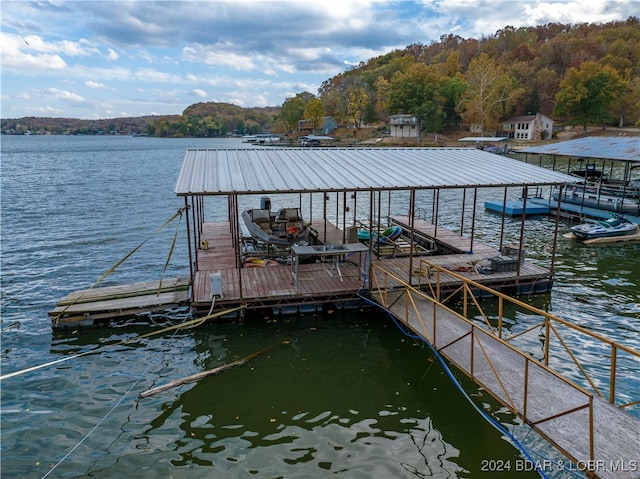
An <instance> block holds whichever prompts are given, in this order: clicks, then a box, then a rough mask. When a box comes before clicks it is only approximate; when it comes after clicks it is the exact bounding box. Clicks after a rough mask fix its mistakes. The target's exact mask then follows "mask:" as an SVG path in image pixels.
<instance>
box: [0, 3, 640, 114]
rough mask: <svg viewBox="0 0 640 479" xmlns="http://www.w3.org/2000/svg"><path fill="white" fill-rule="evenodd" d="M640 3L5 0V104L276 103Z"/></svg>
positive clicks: (179, 106)
mask: <svg viewBox="0 0 640 479" xmlns="http://www.w3.org/2000/svg"><path fill="white" fill-rule="evenodd" d="M634 1H636V2H637V0H590V1H589V2H587V3H585V2H584V1H583V0H521V1H515V0H494V1H491V2H489V1H486V0H422V1H421V0H414V1H409V0H341V1H339V2H329V3H326V2H325V3H323V2H300V1H299V0H275V1H269V0H262V1H255V0H254V1H248V0H215V1H183V0H177V1H146V0H132V1H124V0H111V1H106V2H104V1H103V2H100V1H73V0H51V1H31V2H26V1H10V2H3V3H2V16H0V27H1V28H0V42H1V44H2V87H3V92H2V94H3V96H2V101H3V109H4V111H5V112H6V111H11V112H27V111H28V110H29V111H31V112H32V111H33V109H34V108H36V107H35V106H34V103H37V104H38V108H42V109H43V110H44V109H46V108H55V109H58V110H60V111H61V112H64V116H69V117H87V116H89V117H105V115H113V114H115V112H123V111H126V112H127V113H128V114H130V115H143V114H149V113H151V112H153V113H156V114H176V113H179V112H180V111H182V110H184V108H186V107H187V106H188V105H189V104H190V103H191V102H192V100H193V99H194V96H195V97H197V98H200V99H201V98H207V99H208V101H224V102H229V103H235V104H238V105H241V106H268V105H280V104H282V102H283V101H284V100H285V99H286V98H287V97H293V96H295V94H297V93H299V92H301V91H308V92H311V93H315V92H317V89H318V88H319V86H320V85H321V84H322V82H323V81H325V80H327V79H329V78H331V77H332V76H333V75H336V74H338V73H341V72H344V71H345V70H347V69H349V67H350V66H353V65H358V64H359V63H360V62H366V61H367V60H369V59H370V58H373V57H376V56H380V55H383V54H385V53H388V52H390V51H393V50H395V49H402V48H404V47H405V46H407V45H409V44H412V43H423V44H429V43H431V42H433V41H437V40H438V39H439V38H440V37H441V36H442V35H448V34H454V35H459V36H461V37H464V38H481V37H482V36H487V35H493V34H494V33H495V32H496V31H497V30H500V29H502V28H505V27H506V26H513V27H515V28H517V27H520V26H530V25H536V24H544V23H548V22H561V23H580V22H589V23H594V22H600V21H612V20H623V19H626V18H627V17H628V16H629V15H632V14H634V9H633V6H637V3H636V4H634V3H633V2H634ZM635 10H636V12H637V10H638V9H637V8H635ZM636 15H637V13H636ZM107 85H108V86H107ZM25 97H31V99H30V100H25ZM50 113H51V112H50Z"/></svg>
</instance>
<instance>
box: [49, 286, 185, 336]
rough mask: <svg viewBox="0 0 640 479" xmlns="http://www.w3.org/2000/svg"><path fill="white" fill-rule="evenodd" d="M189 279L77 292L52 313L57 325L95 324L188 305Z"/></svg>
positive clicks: (69, 295)
mask: <svg viewBox="0 0 640 479" xmlns="http://www.w3.org/2000/svg"><path fill="white" fill-rule="evenodd" d="M189 288H190V283H189V278H187V277H183V278H173V279H165V280H163V281H162V284H161V283H160V281H148V282H143V283H134V284H127V285H121V286H107V287H103V288H90V289H85V290H81V291H74V292H72V293H70V294H68V295H67V296H65V297H64V298H62V299H61V300H60V301H59V302H58V303H57V304H56V307H55V308H54V309H53V310H52V311H50V312H49V316H50V317H51V319H52V322H53V324H54V326H55V327H65V326H67V325H72V326H93V325H94V324H95V322H97V321H101V320H110V319H117V318H125V317H131V316H135V315H138V314H143V313H147V312H151V311H157V310H167V309H171V308H176V307H179V306H185V305H188V304H189Z"/></svg>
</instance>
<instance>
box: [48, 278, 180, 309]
mask: <svg viewBox="0 0 640 479" xmlns="http://www.w3.org/2000/svg"><path fill="white" fill-rule="evenodd" d="M160 286H161V289H160V292H161V293H164V292H169V291H182V290H188V289H189V278H188V277H186V276H185V277H181V278H168V279H165V280H163V281H162V285H160V282H159V281H146V282H143V283H133V284H127V285H118V286H105V287H101V288H91V289H85V290H82V291H74V292H72V293H69V294H68V295H66V296H65V297H64V298H62V299H61V300H60V301H59V302H58V306H65V305H69V304H81V303H92V302H95V301H101V300H110V299H119V298H127V297H131V296H140V295H143V294H147V293H148V294H156V293H157V292H158V288H159V287H160Z"/></svg>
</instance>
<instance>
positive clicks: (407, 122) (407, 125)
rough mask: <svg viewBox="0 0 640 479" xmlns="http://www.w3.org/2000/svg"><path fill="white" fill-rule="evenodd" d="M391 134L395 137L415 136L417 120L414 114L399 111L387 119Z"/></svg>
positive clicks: (416, 133)
mask: <svg viewBox="0 0 640 479" xmlns="http://www.w3.org/2000/svg"><path fill="white" fill-rule="evenodd" d="M389 127H390V128H391V136H393V137H396V138H417V137H418V120H417V118H416V117H415V116H412V115H409V114H406V113H399V114H397V115H392V116H391V118H390V119H389Z"/></svg>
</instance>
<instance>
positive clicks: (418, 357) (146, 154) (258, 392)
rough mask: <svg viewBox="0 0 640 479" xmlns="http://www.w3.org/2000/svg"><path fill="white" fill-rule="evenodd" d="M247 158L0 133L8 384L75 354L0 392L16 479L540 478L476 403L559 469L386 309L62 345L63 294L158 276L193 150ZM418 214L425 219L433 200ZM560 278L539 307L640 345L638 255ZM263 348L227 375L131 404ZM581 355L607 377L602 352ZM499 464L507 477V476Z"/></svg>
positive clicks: (139, 143)
mask: <svg viewBox="0 0 640 479" xmlns="http://www.w3.org/2000/svg"><path fill="white" fill-rule="evenodd" d="M244 146H246V144H245V145H243V144H242V143H241V142H240V140H236V139H224V140H222V139H179V140H176V139H156V138H129V137H58V136H54V137H45V136H20V137H18V136H14V137H9V136H3V137H2V165H1V167H2V171H1V173H2V185H1V186H2V189H1V195H2V196H1V200H2V203H1V208H2V210H1V215H2V216H1V219H2V228H1V235H2V236H1V240H2V243H1V247H2V271H1V272H2V318H1V319H2V338H1V339H2V348H1V366H2V374H7V373H11V372H13V371H18V370H21V369H24V368H28V367H32V366H36V365H39V364H44V363H48V362H51V361H56V360H60V359H62V358H65V357H73V359H70V360H68V361H65V362H61V363H57V364H55V365H52V366H49V367H45V368H42V369H38V370H36V371H33V372H30V373H25V374H22V375H19V376H15V377H11V378H8V379H5V380H3V381H2V383H1V384H0V386H1V388H2V391H1V394H2V396H1V399H2V416H1V418H2V424H1V427H2V430H1V434H2V438H1V439H2V440H1V445H0V447H1V454H2V458H1V459H2V462H1V468H2V477H3V478H40V477H52V478H53V477H55V478H82V477H99V478H123V477H131V476H133V475H137V476H139V477H150V478H185V479H187V478H188V479H193V478H199V477H207V478H212V477H214V478H245V477H246V478H328V477H339V478H349V479H351V478H373V479H378V478H380V479H386V478H424V477H437V478H455V477H460V478H467V477H474V478H475V477H487V478H491V477H514V476H515V477H538V474H537V473H535V472H533V471H529V472H521V471H518V472H517V473H516V467H519V468H520V469H523V468H527V467H528V465H527V463H526V462H524V459H523V457H524V456H523V454H522V453H521V452H520V450H519V449H518V448H516V447H514V445H512V444H511V443H510V442H509V441H507V439H506V436H505V434H503V432H500V431H498V430H497V429H496V428H494V427H493V426H492V425H491V424H490V423H489V422H487V421H486V420H485V419H484V418H483V417H482V415H481V414H480V413H479V412H478V410H476V409H475V407H477V408H478V409H479V410H482V411H491V412H492V413H493V414H494V417H496V418H498V419H499V421H500V423H501V424H502V425H503V427H506V428H507V429H508V431H510V433H511V434H513V435H514V437H515V438H517V439H518V440H519V441H520V442H521V443H523V444H524V445H525V447H526V448H527V450H528V452H529V454H530V455H531V457H533V458H534V459H535V460H539V461H541V460H546V459H552V460H554V461H562V457H561V456H560V455H559V454H558V453H556V452H555V451H554V450H553V448H551V447H550V446H549V445H547V443H546V442H545V441H543V440H541V439H540V438H538V437H537V435H536V434H535V433H534V432H530V431H529V429H528V428H526V427H524V426H521V425H519V422H518V421H517V420H516V419H515V418H514V417H513V416H512V415H511V414H509V413H508V411H506V410H505V409H504V408H501V407H500V406H499V405H497V404H496V403H495V401H492V400H491V399H490V398H489V396H488V395H487V394H483V393H482V391H478V389H477V388H476V387H475V386H474V385H473V384H472V383H470V382H469V381H468V380H467V379H466V378H465V377H463V376H462V375H461V374H456V377H457V379H458V381H460V382H461V384H462V387H463V388H464V390H465V391H466V393H467V394H468V396H469V397H470V398H471V400H472V402H470V401H469V400H467V398H466V397H465V395H463V394H462V392H461V391H460V390H458V389H457V388H456V387H455V385H454V384H453V382H452V381H451V379H450V378H449V377H448V376H447V374H446V373H445V371H444V369H443V368H442V366H441V365H440V364H439V363H438V362H437V361H434V357H433V354H432V353H431V351H430V350H429V349H428V348H427V347H426V346H425V345H423V344H422V343H420V342H419V341H417V340H415V339H414V338H411V337H409V336H406V335H404V334H403V333H402V332H401V331H400V330H399V329H398V328H396V326H395V325H394V323H393V322H392V321H391V320H390V319H389V318H388V317H386V316H385V315H383V314H378V313H375V312H374V313H371V312H367V313H363V312H358V311H352V312H347V313H339V314H334V315H329V316H315V315H305V316H294V317H287V318H280V319H278V320H269V321H251V322H239V323H236V322H228V323H210V324H206V325H204V326H200V327H198V328H196V329H190V330H178V331H177V332H175V331H170V332H167V333H163V334H161V335H158V336H152V337H149V338H145V339H140V340H136V341H131V342H128V343H125V344H123V341H125V340H127V339H130V338H133V337H135V336H136V335H139V334H144V333H147V332H150V331H153V330H158V329H159V328H160V326H166V325H168V324H173V323H175V322H177V321H180V320H183V319H186V318H188V317H189V316H188V312H187V311H182V310H177V311H174V312H172V313H170V314H168V315H165V316H162V315H154V316H153V317H150V318H148V319H145V320H140V321H137V322H135V323H129V324H125V325H123V324H119V325H113V326H112V327H100V328H95V329H90V330H82V331H79V330H75V331H67V332H52V330H51V325H50V320H49V318H48V315H47V311H49V310H50V309H51V308H52V307H53V306H54V305H55V303H56V302H57V301H58V300H59V299H60V298H61V297H63V296H64V295H66V294H67V293H69V292H71V291H74V290H78V289H84V288H87V287H89V286H90V285H91V284H92V283H93V282H94V281H95V280H97V279H98V278H99V277H100V276H101V275H102V274H103V273H104V272H105V271H107V270H108V269H109V268H111V267H112V266H113V265H114V264H115V263H116V262H117V261H118V260H119V259H121V258H122V257H123V256H124V255H125V254H126V253H128V252H129V251H131V250H132V249H133V248H134V247H136V246H137V245H138V244H139V243H141V242H142V241H144V240H146V239H147V238H151V239H150V240H149V241H147V242H146V243H145V245H144V246H143V247H142V248H141V249H140V251H139V252H137V253H136V254H135V255H134V256H132V257H131V258H130V259H129V260H128V261H127V262H125V263H124V264H123V265H122V266H121V267H120V268H118V270H117V271H116V273H114V274H113V275H111V276H109V277H108V278H107V279H106V280H105V281H104V282H103V283H102V285H103V286H106V285H112V284H124V283H132V282H136V281H148V280H152V279H157V278H159V276H160V274H161V272H162V268H163V266H164V262H165V259H166V256H167V253H168V250H169V246H170V244H171V240H172V238H173V235H174V232H175V229H174V225H173V224H172V225H171V226H170V227H169V228H166V229H164V230H162V231H160V232H159V233H158V234H155V235H154V234H153V233H154V231H155V230H156V229H157V228H158V227H159V226H160V225H162V224H163V223H164V221H166V220H167V219H169V218H170V217H171V216H172V215H173V214H174V213H175V212H176V211H177V210H178V209H179V208H180V207H182V206H183V202H182V200H181V199H179V198H177V197H176V196H175V194H174V193H173V188H174V185H175V181H176V179H177V175H178V171H179V168H180V165H181V162H182V158H183V156H184V152H185V150H186V149H187V148H217V147H225V148H236V147H244ZM482 194H484V195H488V196H491V195H493V197H491V199H500V198H501V197H502V196H501V195H502V193H501V192H489V193H482ZM456 195H457V196H456ZM459 195H460V193H459V192H451V193H450V197H449V198H443V204H442V206H441V211H440V216H439V224H440V225H441V226H447V225H451V227H452V228H454V229H456V228H457V229H459V218H458V217H457V215H456V213H455V211H456V209H457V208H459V197H458V196H459ZM468 198H469V197H468ZM421 201H423V202H424V205H425V207H427V206H428V202H429V201H430V200H429V198H428V197H424V198H423V199H421ZM479 205H481V203H479ZM478 217H479V219H481V220H482V221H478V222H477V223H478V224H477V228H478V236H479V237H480V238H483V240H484V241H486V242H488V243H490V244H492V245H494V246H497V241H498V238H497V233H496V225H499V222H500V219H499V217H498V216H496V215H492V214H491V213H488V212H485V211H482V210H481V208H480V207H479V208H478ZM481 223H482V225H481ZM465 225H467V226H466V227H467V228H468V225H470V221H465ZM568 226H569V224H564V223H563V225H562V228H564V229H565V230H566V229H567V228H568ZM552 232H553V222H552V221H551V220H549V219H548V218H537V219H533V220H531V221H530V222H528V226H527V230H526V232H525V245H526V249H527V258H530V259H531V260H533V261H537V262H539V263H541V264H545V265H548V264H550V250H551V246H550V239H551V234H552ZM518 234H519V227H518V226H517V222H508V225H507V235H511V240H512V241H513V240H517V236H518ZM185 236H186V235H185V233H184V223H181V224H180V232H179V241H178V245H177V248H176V252H175V253H174V256H173V258H172V261H171V263H170V265H169V268H168V270H167V273H166V276H167V277H176V276H179V275H184V274H186V273H187V272H188V261H187V257H186V248H185V243H186V241H185ZM555 267H556V282H555V285H554V288H553V291H552V293H551V294H548V295H540V296H537V297H535V298H533V299H532V301H534V303H535V304H536V306H538V307H540V308H542V309H547V310H550V311H552V312H553V313H554V314H556V315H559V316H561V317H563V318H566V319H569V320H571V321H574V322H576V323H578V324H580V325H583V326H585V327H587V328H590V329H592V330H594V331H596V332H599V333H602V334H605V335H607V336H609V337H612V338H613V339H615V340H617V341H620V342H622V343H624V344H628V345H631V346H633V347H635V348H638V347H639V346H640V345H639V341H638V338H639V335H638V333H639V332H640V293H639V290H640V246H639V245H624V246H607V247H598V248H593V247H587V246H583V245H580V244H576V243H573V242H570V241H564V240H561V241H560V242H559V245H558V255H557V258H556V265H555ZM523 321H525V318H523ZM270 346H274V349H272V350H271V351H270V352H269V353H267V354H265V355H262V356H260V357H259V358H257V359H255V360H253V361H252V362H250V363H248V364H245V365H243V366H239V367H237V368H234V369H232V370H229V371H227V372H224V373H222V374H220V375H217V376H213V377H209V378H207V379H204V380H201V381H199V382H197V383H192V384H189V385H184V386H181V387H179V388H175V389H172V390H170V391H167V392H165V393H161V394H159V395H156V396H153V397H150V398H144V399H140V398H139V397H138V395H139V394H140V393H141V392H143V391H145V390H147V389H149V388H151V387H154V386H158V385H161V384H165V383H167V382H169V381H172V380H175V379H178V378H181V377H184V376H187V375H190V374H194V373H197V372H200V371H202V370H205V369H210V368H213V367H216V366H219V365H222V364H225V363H229V362H231V361H233V360H236V359H239V358H242V357H244V356H246V355H249V354H251V353H253V352H255V351H258V350H261V349H262V348H265V347H270ZM579 349H583V350H585V351H591V353H592V357H593V358H594V360H595V361H596V365H597V359H598V351H597V349H595V350H594V349H593V346H592V345H591V344H588V343H587V344H584V345H582V346H581V347H580V348H579ZM88 352H93V353H92V354H87V355H84V356H81V357H75V356H74V355H76V354H79V353H88ZM560 367H562V366H561V365H560ZM624 367H625V368H627V370H626V371H624V372H623V374H622V375H623V376H625V379H624V380H623V381H622V384H620V386H619V388H620V390H621V394H623V395H624V394H626V393H635V394H636V396H637V392H638V389H640V383H639V382H638V376H639V374H638V371H639V370H640V367H638V364H637V363H633V362H631V363H625V365H624ZM625 391H626V393H625ZM633 413H634V414H638V415H640V413H638V408H636V409H635V410H633ZM491 461H493V462H491ZM498 464H509V465H510V466H511V469H512V470H511V471H507V472H504V473H501V474H498V473H496V472H495V470H494V469H495V468H496V465H498ZM566 464H568V462H567V463H566ZM529 469H530V468H529ZM546 472H547V474H548V475H549V477H554V478H556V477H575V475H574V474H570V473H567V472H564V473H563V472H560V471H558V470H548V471H546Z"/></svg>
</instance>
